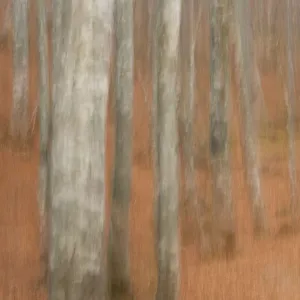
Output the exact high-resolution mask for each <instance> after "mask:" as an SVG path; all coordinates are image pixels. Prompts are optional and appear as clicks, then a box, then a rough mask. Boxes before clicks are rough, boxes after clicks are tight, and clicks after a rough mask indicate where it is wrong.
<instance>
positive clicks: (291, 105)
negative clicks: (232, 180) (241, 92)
mask: <svg viewBox="0 0 300 300" xmlns="http://www.w3.org/2000/svg"><path fill="white" fill-rule="evenodd" d="M286 5H287V14H286V22H287V33H286V34H287V48H286V51H287V93H286V97H285V100H286V106H287V117H288V118H287V119H288V122H287V130H288V137H289V173H290V191H291V211H292V213H293V217H294V219H295V213H296V208H297V206H298V203H297V202H298V201H297V199H296V153H295V128H294V127H295V115H294V113H295V109H296V105H295V103H296V101H295V77H294V66H293V65H294V63H293V48H294V47H293V46H294V45H293V36H294V34H293V33H294V31H293V24H292V15H293V7H292V1H291V0H287V2H286Z"/></svg>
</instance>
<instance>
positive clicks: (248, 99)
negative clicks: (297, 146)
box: [234, 0, 266, 234]
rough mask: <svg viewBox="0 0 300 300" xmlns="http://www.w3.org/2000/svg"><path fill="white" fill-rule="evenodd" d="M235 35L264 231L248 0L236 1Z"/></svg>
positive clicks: (257, 214) (256, 205) (257, 211)
mask: <svg viewBox="0 0 300 300" xmlns="http://www.w3.org/2000/svg"><path fill="white" fill-rule="evenodd" d="M234 9H235V29H236V32H235V36H236V47H237V51H236V53H237V55H238V56H239V57H238V58H237V60H238V61H239V63H238V67H239V79H240V84H239V86H240V99H241V102H240V103H241V105H240V107H241V112H242V114H241V115H242V126H243V139H242V141H243V148H244V149H243V150H244V160H245V162H246V172H247V180H248V184H249V192H250V199H251V202H252V207H253V218H254V232H255V233H257V234H260V233H262V232H263V231H264V230H265V227H266V220H265V209H264V202H263V200H262V198H261V186H260V174H259V157H258V153H257V130H256V128H257V124H256V123H255V118H254V114H255V110H254V103H255V101H257V100H256V99H255V97H256V94H255V88H256V84H255V79H256V77H257V73H255V61H254V54H253V50H254V49H253V44H252V42H253V39H252V32H251V27H250V16H249V11H250V5H249V2H248V1H244V0H243V1H242V0H236V1H235V8H234Z"/></svg>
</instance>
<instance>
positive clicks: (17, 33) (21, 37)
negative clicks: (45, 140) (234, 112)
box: [10, 0, 29, 141]
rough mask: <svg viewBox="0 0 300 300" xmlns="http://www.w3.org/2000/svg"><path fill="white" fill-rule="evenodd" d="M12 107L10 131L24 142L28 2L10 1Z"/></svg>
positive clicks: (26, 109) (26, 90)
mask: <svg viewBox="0 0 300 300" xmlns="http://www.w3.org/2000/svg"><path fill="white" fill-rule="evenodd" d="M12 15H13V107H12V117H11V124H10V131H11V135H12V137H13V138H15V139H18V138H20V139H21V140H23V141H25V139H26V138H27V134H28V80H29V79H28V75H29V71H28V70H29V67H28V63H29V60H28V59H29V58H28V0H13V1H12Z"/></svg>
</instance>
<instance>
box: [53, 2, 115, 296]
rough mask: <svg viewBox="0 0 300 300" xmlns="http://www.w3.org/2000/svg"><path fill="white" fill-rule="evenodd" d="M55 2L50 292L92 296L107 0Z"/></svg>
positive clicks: (98, 259) (101, 197)
mask: <svg viewBox="0 0 300 300" xmlns="http://www.w3.org/2000/svg"><path fill="white" fill-rule="evenodd" d="M53 4H54V6H53V7H54V11H53V14H54V19H53V24H54V30H53V105H52V129H51V130H52V132H51V134H52V144H51V161H50V184H51V194H50V200H51V210H50V213H51V220H50V221H51V234H50V245H49V252H50V288H49V297H48V298H49V299H50V300H54V299H55V300H71V299H72V300H81V299H90V300H96V299H97V300H98V299H103V297H104V295H103V293H104V291H103V289H102V288H103V286H102V285H101V281H102V280H103V277H102V276H104V274H103V271H104V267H103V259H104V258H103V252H104V251H103V231H104V219H105V210H104V202H105V182H104V177H105V132H106V130H105V127H106V110H107V98H108V86H109V84H108V82H109V65H110V63H109V58H110V50H111V47H110V44H111V43H110V39H111V29H112V10H113V0H109V1H104V2H103V1H93V0H85V1H81V0H72V1H62V0H55V1H54V3H53Z"/></svg>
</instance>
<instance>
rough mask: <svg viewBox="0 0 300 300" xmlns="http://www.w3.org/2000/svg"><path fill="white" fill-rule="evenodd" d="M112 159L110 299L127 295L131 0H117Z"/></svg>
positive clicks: (131, 59)
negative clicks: (113, 148)
mask: <svg viewBox="0 0 300 300" xmlns="http://www.w3.org/2000/svg"><path fill="white" fill-rule="evenodd" d="M114 13H115V15H114V19H115V34H114V36H115V54H116V63H115V71H114V73H115V74H114V78H115V87H114V100H113V102H114V103H115V106H114V110H115V122H116V123H115V124H116V127H115V128H116V133H115V160H114V164H115V165H114V173H113V190H112V202H111V225H110V245H109V272H110V289H111V297H112V298H111V299H125V298H124V297H126V296H129V295H130V290H131V287H130V272H129V204H130V198H131V165H132V104H133V54H134V53H133V1H132V0H116V1H115V10H114Z"/></svg>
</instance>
